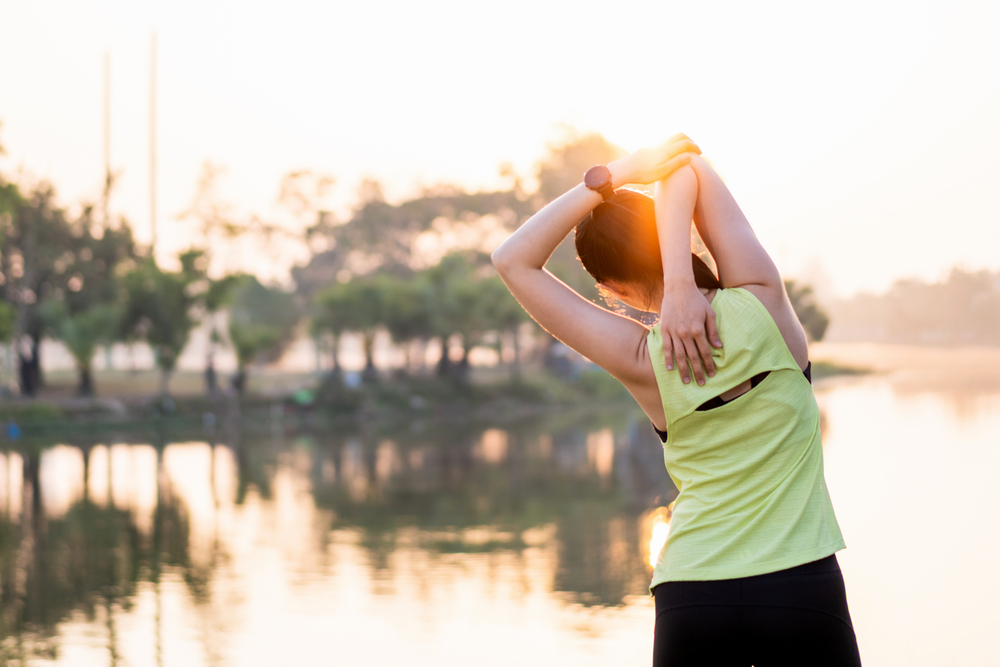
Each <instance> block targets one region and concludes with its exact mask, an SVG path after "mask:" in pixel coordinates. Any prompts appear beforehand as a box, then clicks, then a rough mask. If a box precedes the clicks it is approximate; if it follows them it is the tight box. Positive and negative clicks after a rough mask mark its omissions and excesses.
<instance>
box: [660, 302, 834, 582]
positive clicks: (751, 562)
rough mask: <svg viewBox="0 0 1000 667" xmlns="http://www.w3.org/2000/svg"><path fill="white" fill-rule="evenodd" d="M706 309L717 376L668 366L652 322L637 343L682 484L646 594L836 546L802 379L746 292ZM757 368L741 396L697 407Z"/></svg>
mask: <svg viewBox="0 0 1000 667" xmlns="http://www.w3.org/2000/svg"><path fill="white" fill-rule="evenodd" d="M712 307H713V308H714V309H715V314H716V321H717V323H718V327H719V334H720V336H721V338H722V341H723V344H724V348H723V349H722V350H715V351H713V357H714V359H715V365H716V374H715V377H713V378H710V379H709V380H708V381H706V383H705V385H704V386H698V385H697V384H695V383H693V382H692V383H691V384H688V385H686V384H683V383H682V382H681V379H680V374H679V373H678V372H677V370H676V366H675V369H674V370H672V371H668V370H667V368H666V363H665V361H664V355H663V342H662V338H661V335H660V327H659V325H657V326H655V327H653V329H652V330H651V331H650V332H649V336H648V338H647V342H648V344H649V354H650V357H651V358H652V362H653V370H654V372H655V373H656V383H657V385H658V386H659V389H660V397H661V399H662V401H663V412H664V415H665V417H666V421H667V441H666V442H665V443H664V445H663V460H664V462H665V463H666V466H667V471H668V473H669V474H670V477H671V479H673V481H674V484H676V485H677V488H678V490H679V491H680V493H679V495H678V496H677V499H676V500H675V501H674V507H673V514H672V518H671V520H670V532H669V535H668V537H667V541H666V544H664V546H663V549H662V550H661V551H660V554H659V557H658V559H657V562H656V566H655V569H654V571H653V580H652V583H651V584H650V589H651V590H652V588H653V587H655V586H656V585H657V584H661V583H663V582H665V581H693V580H700V581H705V580H715V579H734V578H737V577H749V576H753V575H757V574H765V573H767V572H775V571H777V570H783V569H786V568H789V567H794V566H796V565H801V564H803V563H808V562H811V561H814V560H819V559H820V558H825V557H826V556H829V555H830V554H832V553H834V552H836V551H839V550H840V549H843V548H844V539H843V537H842V536H841V534H840V527H839V526H838V525H837V518H836V517H835V516H834V513H833V505H832V504H831V502H830V496H829V494H828V493H827V489H826V481H825V480H824V478H823V449H822V445H821V443H820V429H819V408H818V406H817V405H816V399H815V398H814V397H813V392H812V386H811V385H810V384H809V381H808V380H807V379H806V378H805V376H804V375H803V374H802V371H801V370H800V369H799V366H798V364H797V363H796V362H795V359H794V358H793V357H792V354H791V352H790V351H789V350H788V347H787V346H786V345H785V341H784V339H783V338H782V337H781V333H780V332H779V331H778V327H777V325H776V324H775V323H774V320H773V319H772V318H771V315H770V313H768V312H767V309H766V308H764V306H763V304H761V302H760V301H758V300H757V298H756V297H755V296H754V295H753V294H751V293H750V292H748V291H747V290H745V289H723V290H719V291H718V292H717V293H716V296H715V299H714V300H713V302H712ZM764 371H770V373H769V374H768V375H767V377H765V378H764V380H763V381H762V382H761V383H760V384H759V385H757V386H756V387H754V388H753V389H751V390H750V391H749V392H747V393H745V394H743V395H742V396H739V397H737V398H735V399H733V400H732V401H731V402H728V403H726V404H724V405H722V406H721V407H717V408H715V409H712V410H707V411H698V410H696V408H697V407H698V406H699V405H701V404H702V403H704V402H705V401H707V400H709V399H711V398H713V397H715V396H718V395H719V394H722V393H724V392H725V391H728V390H729V389H732V388H733V387H736V386H738V385H739V384H741V383H742V382H744V381H746V380H748V379H750V378H751V377H753V376H754V375H757V374H758V373H763V372H764Z"/></svg>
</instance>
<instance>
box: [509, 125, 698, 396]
mask: <svg viewBox="0 0 1000 667" xmlns="http://www.w3.org/2000/svg"><path fill="white" fill-rule="evenodd" d="M697 150H698V148H697V146H695V145H694V144H693V143H691V141H690V140H688V139H687V137H684V136H683V135H678V137H674V138H672V139H671V141H670V142H668V143H667V144H664V145H663V146H660V147H657V148H656V149H644V150H643V151H639V152H637V153H633V154H632V155H629V156H627V157H625V158H623V159H622V160H619V161H616V162H613V163H611V164H609V165H608V168H609V169H610V170H611V174H612V180H613V184H614V185H615V186H616V187H617V186H620V185H622V184H624V183H650V182H653V181H655V180H658V179H660V178H664V177H665V176H666V175H667V174H669V173H671V172H673V171H674V170H676V169H677V168H679V167H681V166H683V165H685V164H687V163H688V162H689V161H690V159H691V155H690V153H689V151H697ZM600 202H601V195H600V194H598V193H596V192H593V191H591V190H589V189H587V187H586V186H584V185H582V184H581V185H577V186H576V187H575V188H573V189H572V190H570V191H569V192H567V193H566V194H564V195H562V196H561V197H559V198H558V199H556V200H555V201H553V202H552V203H550V204H549V205H547V206H546V207H545V208H543V209H542V210H541V211H539V212H538V213H536V214H535V215H534V216H532V217H531V218H530V219H529V220H528V221H527V222H526V223H524V224H523V225H522V226H521V227H520V228H519V229H518V230H517V231H515V232H514V233H513V234H511V236H510V237H509V238H508V239H507V240H506V241H504V243H503V244H502V245H501V246H500V247H499V248H497V249H496V250H495V251H494V252H493V264H494V266H495V267H496V269H497V272H498V273H499V274H500V277H501V278H503V281H504V283H506V285H507V287H508V289H510V291H511V293H512V294H513V295H514V296H515V297H516V298H517V300H518V301H519V302H520V304H521V306H523V307H524V309H525V310H526V311H528V314H529V315H531V317H532V318H534V320H535V321H536V322H538V323H539V324H540V325H541V326H542V328H544V329H545V330H546V331H548V332H549V333H551V334H552V335H553V336H555V337H556V338H557V339H559V340H560V341H562V342H563V343H565V344H566V345H568V346H569V347H571V348H573V349H574V350H576V351H577V352H579V353H580V354H582V355H584V356H585V357H587V358H588V359H590V360H591V361H593V362H594V363H595V364H597V365H598V366H600V367H602V368H604V369H605V370H607V371H608V372H609V373H611V374H612V375H614V376H615V377H617V378H618V379H620V380H623V381H629V380H634V379H639V378H640V377H641V376H644V374H647V373H648V370H649V369H648V368H647V367H646V366H644V365H643V364H642V363H641V355H640V350H641V349H642V345H643V344H644V341H645V338H646V334H647V330H646V328H645V327H644V326H642V325H641V324H639V323H638V322H636V321H635V320H632V319H629V318H627V317H622V316H620V315H616V314H615V313H612V312H610V311H608V310H605V309H603V308H600V307H599V306H597V305H595V304H593V303H591V302H590V301H588V300H586V299H584V298H583V297H581V296H580V295H579V294H577V293H576V292H574V291H573V290H572V289H570V288H569V287H568V286H567V285H565V284H564V283H563V282H561V281H560V280H559V279H557V278H556V277H555V276H553V275H552V274H551V273H549V272H548V271H546V270H545V268H544V267H545V263H546V262H547V261H548V259H549V257H550V256H551V255H552V252H553V251H554V250H555V248H556V246H558V245H559V243H561V242H562V240H563V239H564V238H566V236H567V235H568V234H569V232H570V231H571V230H572V229H573V228H574V227H575V226H576V224H577V223H578V222H579V221H580V220H582V219H583V217H584V216H586V215H587V214H588V213H589V212H590V211H592V210H593V209H594V208H595V207H596V206H597V205H598V204H599V203H600Z"/></svg>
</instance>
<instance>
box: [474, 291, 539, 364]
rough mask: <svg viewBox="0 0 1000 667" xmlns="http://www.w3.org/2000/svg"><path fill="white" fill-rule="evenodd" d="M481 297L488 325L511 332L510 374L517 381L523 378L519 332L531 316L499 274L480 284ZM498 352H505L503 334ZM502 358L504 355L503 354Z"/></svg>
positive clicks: (501, 331)
mask: <svg viewBox="0 0 1000 667" xmlns="http://www.w3.org/2000/svg"><path fill="white" fill-rule="evenodd" d="M480 299H481V301H482V303H483V304H485V305H486V308H484V309H483V311H484V312H483V317H484V318H485V320H486V327H487V328H489V329H491V330H496V331H497V332H498V334H503V333H509V334H511V341H512V346H513V352H514V358H513V360H512V361H511V366H510V374H511V379H513V380H514V381H515V382H516V381H519V380H520V379H521V348H520V341H519V340H518V332H519V329H520V327H521V324H523V323H524V322H530V321H531V317H530V316H529V315H528V313H527V312H526V311H525V310H524V308H522V307H521V304H519V303H518V302H517V299H515V298H514V295H512V294H511V293H510V290H508V289H507V286H506V285H504V284H503V281H502V280H501V279H500V277H499V276H490V277H489V278H485V279H484V280H483V281H482V283H481V286H480ZM497 351H498V353H502V352H503V346H502V336H501V339H500V341H498V345H497ZM501 358H502V355H501Z"/></svg>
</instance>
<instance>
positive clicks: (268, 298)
mask: <svg viewBox="0 0 1000 667" xmlns="http://www.w3.org/2000/svg"><path fill="white" fill-rule="evenodd" d="M230 304H231V305H230V309H229V340H230V342H232V344H233V350H234V351H235V352H236V361H237V364H238V365H239V368H240V370H241V371H242V370H245V369H246V367H247V366H249V365H250V364H252V363H255V362H268V361H275V360H276V359H278V358H280V356H281V355H282V354H283V353H284V351H285V349H286V348H287V346H288V344H289V343H290V342H291V341H292V334H293V333H294V331H295V327H296V325H297V324H298V313H297V310H296V307H295V299H294V297H293V296H292V295H291V294H289V293H288V292H284V291H282V290H280V289H276V288H272V287H267V286H265V285H262V284H261V283H260V281H259V280H257V278H255V277H254V276H242V277H240V278H239V279H238V280H237V281H236V282H235V284H234V285H233V286H232V289H231V292H230Z"/></svg>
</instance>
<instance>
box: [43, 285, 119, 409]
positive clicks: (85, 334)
mask: <svg viewBox="0 0 1000 667" xmlns="http://www.w3.org/2000/svg"><path fill="white" fill-rule="evenodd" d="M40 313H41V317H42V319H43V320H44V321H45V322H46V324H47V325H48V326H49V328H50V329H51V330H52V331H53V332H54V333H55V336H56V338H57V339H58V340H60V341H61V342H62V343H63V345H65V346H66V349H68V350H69V353H70V354H71V355H72V356H73V360H74V362H76V369H77V373H78V378H79V379H78V382H77V394H79V395H80V396H92V395H93V394H94V375H93V369H92V362H93V359H94V352H95V351H96V350H97V347H98V345H107V344H109V343H110V342H111V341H112V340H113V339H114V337H115V334H116V332H117V328H118V321H119V319H120V318H121V310H120V308H118V307H117V306H115V305H112V304H107V303H98V304H95V305H93V306H91V307H90V308H88V309H86V310H84V311H81V312H78V313H76V314H71V313H70V311H69V308H68V307H67V305H66V302H65V301H59V300H55V299H52V300H48V301H46V302H45V303H43V304H42V307H41V309H40Z"/></svg>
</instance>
